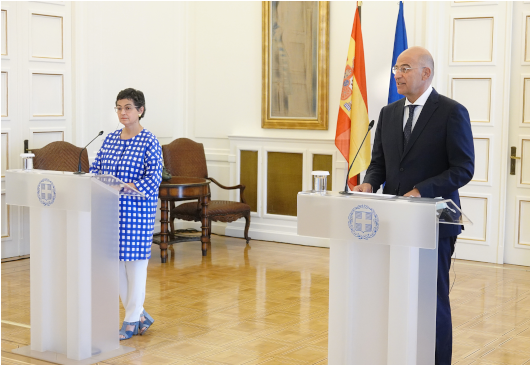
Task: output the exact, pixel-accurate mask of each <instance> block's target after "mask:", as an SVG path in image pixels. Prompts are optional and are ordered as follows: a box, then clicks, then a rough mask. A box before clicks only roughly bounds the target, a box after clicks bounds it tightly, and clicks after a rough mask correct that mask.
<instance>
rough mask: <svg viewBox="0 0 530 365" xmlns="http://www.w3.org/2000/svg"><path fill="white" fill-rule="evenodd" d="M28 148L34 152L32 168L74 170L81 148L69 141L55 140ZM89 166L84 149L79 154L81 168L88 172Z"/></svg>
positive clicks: (75, 169)
mask: <svg viewBox="0 0 530 365" xmlns="http://www.w3.org/2000/svg"><path fill="white" fill-rule="evenodd" d="M30 150H31V152H33V153H34V154H35V158H34V159H33V168H34V169H39V170H55V171H71V172H75V171H77V167H78V162H79V152H81V150H82V148H81V147H76V146H74V145H73V144H71V143H69V142H63V141H57V142H52V143H49V144H47V145H46V146H44V147H42V148H39V149H30ZM89 166H90V165H89V163H88V153H87V151H86V150H84V151H83V154H82V155H81V168H82V170H83V171H84V172H88V170H89Z"/></svg>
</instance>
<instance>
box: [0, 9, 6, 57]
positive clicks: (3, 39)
mask: <svg viewBox="0 0 530 365" xmlns="http://www.w3.org/2000/svg"><path fill="white" fill-rule="evenodd" d="M1 27H2V28H1V29H2V32H1V33H2V34H1V35H0V36H1V37H2V48H1V50H2V56H6V55H7V10H4V9H2V25H1Z"/></svg>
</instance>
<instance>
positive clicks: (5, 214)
mask: <svg viewBox="0 0 530 365" xmlns="http://www.w3.org/2000/svg"><path fill="white" fill-rule="evenodd" d="M5 196H6V195H5V193H2V207H1V209H2V238H9V237H10V236H11V232H10V231H11V228H10V225H11V218H10V216H9V215H10V213H11V212H10V209H9V205H7V204H6V202H5Z"/></svg>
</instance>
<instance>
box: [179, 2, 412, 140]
mask: <svg viewBox="0 0 530 365" xmlns="http://www.w3.org/2000/svg"><path fill="white" fill-rule="evenodd" d="M261 7H262V4H261V2H256V1H253V2H196V3H192V4H190V21H189V24H190V33H189V49H190V53H189V65H190V84H189V85H188V91H189V93H190V96H191V98H192V99H193V100H190V104H189V107H190V109H192V110H190V116H191V118H190V120H189V124H190V135H191V136H193V137H195V138H197V139H201V140H202V141H203V142H204V143H205V144H206V145H207V146H212V147H216V148H223V147H224V146H226V142H227V141H226V137H227V136H229V135H234V134H237V135H245V136H255V137H259V136H261V137H286V138H307V139H314V138H317V139H334V138H335V128H336V122H337V115H338V105H339V100H340V91H341V85H342V79H343V73H344V67H345V61H346V54H347V51H348V45H349V40H350V34H351V30H352V25H353V17H354V14H355V2H331V4H330V50H329V62H330V63H329V66H330V67H329V68H330V73H329V84H330V90H329V95H330V98H329V129H328V130H327V131H303V130H302V131H301V130H284V129H282V130H278V129H262V128H261V62H262V60H261ZM416 7H418V5H415V3H407V4H406V5H405V8H406V9H405V17H406V22H407V24H412V23H413V20H414V16H415V14H416V11H415V9H416ZM397 12H398V3H397V2H395V1H393V2H364V5H363V7H362V28H363V35H364V46H365V57H366V71H367V83H368V104H369V117H370V118H371V119H377V117H378V115H379V110H380V109H381V107H382V106H383V105H386V100H387V96H388V82H389V77H390V63H391V61H392V47H393V41H394V32H395V26H396V18H397ZM410 28H411V29H410V30H409V34H411V35H409V41H411V40H413V38H414V32H415V27H410ZM410 44H414V43H413V42H410ZM218 139H221V141H219V140H218ZM225 148H226V147H225Z"/></svg>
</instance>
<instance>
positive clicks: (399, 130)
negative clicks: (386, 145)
mask: <svg viewBox="0 0 530 365" xmlns="http://www.w3.org/2000/svg"><path fill="white" fill-rule="evenodd" d="M404 110H405V98H403V99H401V100H400V101H399V103H398V104H397V106H396V110H395V111H394V113H395V115H394V120H395V121H396V123H395V125H394V131H393V133H392V134H393V135H396V136H399V137H398V150H399V156H400V157H403V111H404Z"/></svg>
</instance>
